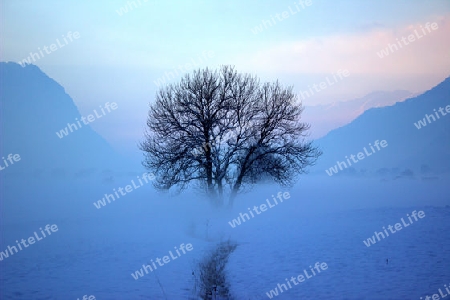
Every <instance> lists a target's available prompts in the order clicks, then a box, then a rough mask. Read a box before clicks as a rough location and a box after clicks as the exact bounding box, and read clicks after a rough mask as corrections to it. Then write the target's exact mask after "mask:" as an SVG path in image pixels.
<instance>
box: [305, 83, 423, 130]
mask: <svg viewBox="0 0 450 300" xmlns="http://www.w3.org/2000/svg"><path fill="white" fill-rule="evenodd" d="M414 96H416V95H415V94H413V93H412V92H409V91H405V90H397V91H393V92H383V91H378V92H373V93H370V94H368V95H366V96H364V97H362V98H357V99H353V100H349V101H340V102H335V103H332V104H327V105H316V106H305V111H304V112H303V114H302V119H303V121H304V122H306V123H309V124H311V137H312V138H320V137H323V136H324V135H326V134H327V133H328V132H330V131H331V130H333V129H336V128H339V127H342V126H344V125H347V124H348V123H350V122H351V121H353V120H354V119H356V118H357V117H358V116H360V115H361V114H363V113H364V112H365V111H366V110H368V109H370V108H374V107H384V106H391V105H393V104H395V103H397V102H401V101H404V100H405V99H407V98H411V97H414Z"/></svg>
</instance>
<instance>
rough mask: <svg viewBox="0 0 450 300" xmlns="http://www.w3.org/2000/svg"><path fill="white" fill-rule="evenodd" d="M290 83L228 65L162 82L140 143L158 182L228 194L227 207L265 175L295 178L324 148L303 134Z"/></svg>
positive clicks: (218, 198) (219, 197)
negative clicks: (261, 78)
mask: <svg viewBox="0 0 450 300" xmlns="http://www.w3.org/2000/svg"><path fill="white" fill-rule="evenodd" d="M292 90H293V88H292V87H287V88H285V87H282V86H281V85H280V84H279V82H278V81H276V82H273V83H260V81H259V80H258V78H257V77H255V76H252V75H249V74H241V73H238V72H237V71H236V70H235V69H234V67H231V66H223V67H221V68H220V69H219V70H216V71H212V70H210V69H208V68H206V69H203V70H197V71H194V72H193V73H192V74H186V75H185V76H184V77H183V78H182V79H181V80H180V82H179V83H174V84H169V85H168V86H166V87H163V88H161V89H160V90H159V91H158V92H157V94H156V99H155V102H154V103H153V104H151V105H150V110H149V114H148V120H147V129H146V132H145V140H144V141H143V142H141V144H140V149H141V150H143V151H144V152H145V158H144V161H143V165H144V166H145V167H146V168H147V169H149V170H151V171H152V172H153V173H154V174H155V176H156V179H155V181H154V185H155V187H156V188H158V189H163V190H167V189H171V188H176V189H178V191H180V190H182V189H184V188H186V187H187V186H189V184H191V183H194V182H195V183H197V184H198V186H200V187H201V189H202V190H204V191H205V192H206V193H207V194H208V196H210V197H211V199H213V201H214V203H216V204H218V205H222V204H223V203H224V199H225V197H228V199H229V202H228V204H229V205H230V206H231V205H232V204H233V201H234V199H235V197H236V195H237V194H238V193H239V192H241V191H242V190H243V189H244V188H245V187H246V186H250V185H252V184H255V183H257V182H258V181H260V180H262V179H270V180H272V181H274V182H276V183H278V184H280V185H283V186H289V185H292V184H293V183H294V182H295V179H296V178H297V176H298V175H299V174H302V173H304V172H305V169H306V167H307V166H309V165H312V164H313V163H314V162H315V161H316V159H317V158H318V157H319V156H320V154H321V153H320V151H319V150H318V149H317V148H315V147H314V146H312V144H311V142H306V141H305V137H306V132H307V130H308V129H309V125H308V124H305V123H302V122H301V121H300V117H301V113H302V111H303V108H302V104H301V103H299V102H298V101H297V96H296V95H295V94H294V93H293V92H292Z"/></svg>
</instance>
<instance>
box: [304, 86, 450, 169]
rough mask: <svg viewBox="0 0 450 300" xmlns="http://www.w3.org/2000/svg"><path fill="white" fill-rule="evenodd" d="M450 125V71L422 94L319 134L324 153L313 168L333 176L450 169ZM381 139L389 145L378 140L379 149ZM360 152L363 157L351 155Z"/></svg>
mask: <svg viewBox="0 0 450 300" xmlns="http://www.w3.org/2000/svg"><path fill="white" fill-rule="evenodd" d="M449 129H450V77H449V78H447V79H445V80H444V81H443V82H441V83H440V84H439V85H437V86H436V87H434V88H432V89H431V90H429V91H427V92H425V93H423V94H421V95H419V96H417V97H414V98H410V99H407V100H405V101H403V102H399V103H396V104H395V105H393V106H389V107H383V108H372V109H369V110H367V111H366V112H364V113H363V114H362V115H361V116H359V117H358V118H357V119H355V120H354V121H353V122H351V123H350V124H348V125H346V126H344V127H341V128H338V129H335V130H333V131H331V132H330V133H329V134H327V135H326V136H325V137H323V138H321V139H318V140H316V145H318V146H319V147H320V148H321V149H322V151H323V153H324V154H323V155H322V157H321V158H320V160H319V161H318V163H317V165H316V166H315V167H314V168H313V170H312V171H313V172H314V173H319V174H328V175H329V174H330V173H331V174H332V175H331V176H335V175H337V174H344V173H347V174H348V173H353V174H360V173H361V172H362V173H364V172H369V173H371V172H376V173H378V174H379V175H380V174H381V175H383V174H387V175H389V174H390V175H396V176H399V177H414V176H415V175H416V174H417V172H419V173H420V175H422V176H429V175H430V174H431V173H434V174H438V173H443V172H449V171H450V160H449V159H448V158H449V156H450V130H449ZM376 140H378V141H379V142H378V143H380V142H381V141H382V140H385V141H386V142H384V144H385V147H384V148H383V147H381V146H378V148H380V150H378V148H377V147H375V141H376ZM386 144H387V145H386ZM371 146H372V147H374V148H373V149H372V148H371ZM364 148H365V149H364ZM373 150H375V151H373ZM360 152H362V153H363V155H361V156H360V158H361V159H358V157H356V158H355V157H353V158H351V155H352V154H353V155H355V156H356V155H358V153H360ZM346 156H347V157H346ZM347 159H348V161H347ZM355 161H356V162H355ZM338 162H340V164H338ZM330 168H333V170H334V171H333V170H331V169H330ZM326 170H328V171H329V172H328V173H327V172H326Z"/></svg>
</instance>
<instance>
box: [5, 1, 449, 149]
mask: <svg viewBox="0 0 450 300" xmlns="http://www.w3.org/2000/svg"><path fill="white" fill-rule="evenodd" d="M0 5H1V7H0V11H1V26H0V37H1V48H0V49H1V50H0V60H1V61H14V62H19V61H22V60H23V59H26V58H27V57H28V56H29V55H30V52H34V53H38V52H39V50H41V51H43V49H44V47H47V51H48V52H49V54H47V52H43V53H44V55H41V57H38V58H37V59H36V56H35V59H34V60H32V59H31V63H33V64H35V65H37V66H38V67H40V68H41V69H42V70H43V71H44V72H45V73H46V74H47V75H48V76H50V77H51V78H53V79H54V80H56V81H57V82H58V83H59V84H61V85H62V86H63V87H64V88H65V90H66V92H67V93H68V94H69V95H70V96H71V97H72V99H73V100H74V102H75V104H76V105H77V107H78V109H79V111H80V113H81V114H82V115H87V114H90V113H91V112H92V111H93V110H94V109H96V108H97V107H98V106H99V105H104V104H105V103H106V102H113V101H114V102H116V103H117V104H118V107H119V109H117V111H116V112H114V115H113V114H111V117H110V118H103V119H102V120H99V121H96V122H93V123H91V126H92V127H93V128H94V130H96V131H97V132H99V133H100V134H101V135H102V136H104V137H105V138H106V139H107V140H108V141H109V142H110V143H111V144H112V145H113V146H114V147H115V148H116V149H117V150H119V151H122V152H123V151H125V150H131V149H136V145H137V143H138V142H139V141H140V140H141V139H142V133H143V130H144V128H145V120H146V117H147V112H148V105H149V103H151V102H152V101H153V100H154V96H155V93H156V91H157V90H158V82H159V83H160V82H161V80H162V79H165V81H166V82H167V83H169V82H171V83H172V82H176V81H177V80H179V79H180V78H181V75H182V74H184V73H185V72H189V71H192V68H199V67H205V66H208V67H210V68H213V69H214V68H218V67H219V66H220V65H225V64H226V65H234V66H235V67H236V69H237V70H238V71H239V72H249V73H252V74H254V75H257V76H259V77H260V78H261V80H263V81H275V80H279V81H280V82H281V83H282V84H284V85H291V86H293V87H294V91H295V92H297V93H300V92H305V91H308V89H312V88H313V86H314V85H316V86H317V85H318V84H320V83H321V82H327V80H328V82H332V83H333V84H328V83H327V84H326V85H325V86H324V88H322V89H320V90H319V91H318V92H317V91H316V92H315V93H314V94H313V93H312V92H310V94H311V95H310V96H308V97H306V99H304V100H303V104H304V105H319V104H329V103H333V102H336V101H345V100H351V99H354V98H357V97H362V96H364V95H366V94H369V93H371V92H373V91H380V90H382V91H393V90H399V89H404V90H409V91H411V92H421V91H425V90H427V89H430V88H431V87H433V86H435V85H437V84H438V83H439V82H441V81H442V80H444V79H445V78H446V77H448V76H449V75H450V39H449V38H448V37H449V36H450V1H448V0H432V1H415V0H405V1H402V0H398V1H391V0H384V1H369V0H367V1H366V0H354V1H351V0H346V1H344V0H342V1H330V0H322V1H319V0H311V1H264V2H262V1H256V0H249V1H237V0H232V1H151V0H149V1H145V0H134V1H123V0H118V1H116V0H114V1H72V0H65V1H56V0H41V1H32V0H4V1H2V2H1V4H0ZM427 23H428V27H427V28H428V29H425V26H427ZM433 23H436V24H435V25H434V27H432V26H430V25H431V24H433ZM69 35H71V36H73V38H72V39H70V38H69ZM410 35H413V37H411V39H412V40H411V41H408V36H410ZM414 35H415V37H414ZM75 36H77V37H78V38H75ZM402 38H405V40H404V41H405V42H402ZM58 42H59V43H60V45H61V46H59V45H58V44H57V43H58ZM396 43H397V45H395V46H393V45H392V44H396ZM52 44H56V45H54V46H53V48H50V46H51V45H52ZM388 44H391V49H389V48H387V47H388ZM400 46H401V47H400ZM396 48H397V49H396ZM48 49H53V51H51V50H48ZM383 49H384V50H385V51H387V52H388V54H387V55H385V54H384V55H383V54H382V53H381V51H382V50H383ZM392 49H393V50H392ZM380 54H381V55H382V56H383V57H380ZM189 64H190V65H189ZM179 66H181V68H179ZM176 68H177V72H178V73H177V72H175V69H176ZM170 72H171V73H172V74H173V75H170V74H169V73H170ZM343 72H345V74H348V76H342V75H339V74H342V73H343ZM168 76H171V77H170V78H169V77H168ZM69 121H70V120H68V122H69Z"/></svg>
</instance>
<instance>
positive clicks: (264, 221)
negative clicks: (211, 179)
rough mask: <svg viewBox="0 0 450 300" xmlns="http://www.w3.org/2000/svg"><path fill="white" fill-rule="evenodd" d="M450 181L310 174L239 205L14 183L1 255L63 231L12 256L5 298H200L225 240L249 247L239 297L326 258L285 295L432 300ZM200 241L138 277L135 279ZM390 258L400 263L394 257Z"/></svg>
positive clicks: (7, 196) (241, 259)
mask: <svg viewBox="0 0 450 300" xmlns="http://www.w3.org/2000/svg"><path fill="white" fill-rule="evenodd" d="M448 179H449V178H441V179H439V180H436V181H430V182H423V181H410V180H402V181H401V180H400V181H388V182H381V181H376V180H363V179H350V178H325V177H314V176H306V177H303V179H302V180H301V181H300V182H299V183H298V184H297V185H296V186H295V187H294V188H292V189H283V188H280V187H277V186H271V185H264V186H259V187H256V188H255V189H254V190H253V191H251V192H249V193H247V194H243V195H242V196H241V197H240V198H239V199H238V200H237V201H236V207H235V208H234V209H233V210H232V211H216V210H214V209H212V208H210V207H209V206H208V205H207V204H206V203H205V201H204V200H202V199H201V197H199V196H198V195H197V194H196V193H194V192H192V191H187V192H184V193H183V194H181V195H179V196H177V197H170V196H169V195H165V194H158V193H156V192H155V191H154V190H153V188H152V187H151V185H145V186H142V187H140V188H139V189H136V190H134V191H132V192H131V193H129V194H127V195H126V196H123V197H121V198H119V199H117V200H116V201H114V202H112V203H110V204H108V205H106V206H105V207H102V208H100V209H97V208H96V207H95V206H94V205H93V202H95V201H97V200H99V199H101V198H102V197H103V196H104V193H109V192H111V191H112V189H113V188H116V189H117V187H119V186H124V185H125V184H126V183H127V182H128V181H129V179H128V178H122V179H120V180H119V181H117V180H116V181H115V182H110V183H104V182H103V183H101V182H100V181H99V180H93V179H89V180H88V179H78V180H70V181H60V182H57V181H54V182H53V183H52V184H51V185H49V184H44V183H43V182H39V181H30V180H26V181H25V180H21V181H16V182H13V183H12V182H8V183H5V184H4V187H3V197H4V199H3V207H2V221H1V222H2V224H1V225H2V226H1V242H0V251H5V249H7V247H8V245H10V246H13V245H16V242H15V241H16V240H19V241H20V239H22V238H24V239H26V238H28V237H30V236H32V235H33V233H34V232H35V231H39V228H40V227H42V228H44V226H45V225H46V224H50V225H51V224H56V225H57V226H58V231H57V232H55V233H52V234H51V235H50V236H47V237H46V238H45V239H43V240H40V241H39V242H36V243H35V244H33V245H29V246H28V247H27V248H24V249H23V250H21V251H19V252H18V253H16V254H14V255H10V256H9V257H7V258H3V261H1V262H0V270H1V271H0V276H1V282H2V286H1V287H0V298H1V299H18V300H20V299H27V300H29V299H74V300H75V299H77V298H80V299H81V298H82V297H83V295H88V296H89V295H94V296H95V297H96V299H166V298H167V299H190V298H191V297H192V295H193V287H194V278H193V276H192V271H193V269H194V266H195V263H196V261H197V260H199V259H201V258H202V257H203V255H204V254H205V253H206V252H207V251H209V250H210V249H212V248H213V247H214V245H216V244H217V243H218V242H219V241H221V240H226V239H231V240H233V241H236V242H237V244H238V247H237V249H236V250H235V252H233V253H232V254H231V256H230V260H229V264H228V274H229V279H230V285H231V292H232V294H233V295H234V296H235V298H236V299H269V297H268V296H267V294H266V293H268V292H270V290H273V289H275V288H276V287H277V284H286V280H285V279H286V278H287V279H290V278H291V277H292V276H294V277H297V276H298V275H300V274H304V270H307V272H308V273H309V274H311V271H310V268H309V266H312V267H314V264H315V263H316V262H319V263H323V262H325V263H326V264H327V266H328V268H327V269H326V270H324V271H321V273H320V274H316V276H313V277H312V278H309V279H306V280H305V281H304V282H302V283H300V284H298V285H294V284H293V283H291V286H292V288H289V289H288V290H287V291H284V292H283V293H281V294H280V295H279V296H275V298H276V299H420V297H424V296H425V295H432V294H434V293H437V291H438V289H439V288H441V289H443V287H444V284H447V286H448V285H449V283H450V242H449V239H448V237H449V230H450V222H449V218H450V207H449V206H447V207H446V205H450V196H449V193H448V182H449V180H448ZM278 192H289V193H290V195H291V197H290V198H289V199H287V200H284V201H283V203H279V204H278V205H276V206H274V207H271V208H268V209H267V210H266V211H265V212H262V213H261V214H259V215H258V214H255V215H254V217H253V218H251V219H250V220H247V221H246V222H244V223H242V224H241V225H239V226H236V227H235V228H232V227H231V226H230V225H229V223H228V222H229V221H231V220H233V219H235V218H237V217H238V216H239V214H240V213H248V208H249V207H253V206H254V205H258V206H259V205H260V204H263V203H266V199H267V198H271V195H272V194H273V195H276V194H277V193H278ZM414 210H416V211H419V210H422V211H424V212H425V217H424V218H423V219H419V221H417V222H414V223H413V224H411V225H410V226H409V227H407V228H403V229H402V230H401V231H399V232H396V233H394V234H391V235H390V236H389V237H386V238H385V239H382V240H380V241H379V242H377V243H375V244H374V245H371V246H370V247H367V246H366V245H365V244H364V243H363V241H364V240H366V239H367V238H370V237H372V235H373V234H374V232H375V231H377V232H379V231H382V227H383V226H386V227H387V226H388V225H389V224H391V225H394V224H395V223H398V222H400V219H401V218H406V215H407V214H411V212H412V211H414ZM182 243H184V244H188V243H191V244H192V246H193V250H192V251H189V252H186V254H182V255H181V256H179V257H178V258H177V259H176V260H171V261H170V262H168V263H167V264H164V265H163V266H158V268H157V270H155V271H154V272H149V273H148V274H145V275H144V276H143V277H141V278H139V279H137V280H135V279H134V278H133V277H132V276H131V274H132V273H134V272H135V271H137V270H139V269H140V268H142V265H143V264H148V263H149V262H150V260H151V259H153V260H155V259H156V258H157V257H160V258H162V257H163V256H165V255H168V253H169V251H172V252H173V251H174V249H175V248H174V247H178V248H179V247H180V245H181V244H182ZM386 259H388V260H389V261H388V263H387V262H386Z"/></svg>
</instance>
